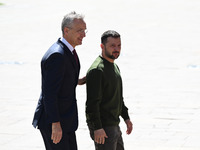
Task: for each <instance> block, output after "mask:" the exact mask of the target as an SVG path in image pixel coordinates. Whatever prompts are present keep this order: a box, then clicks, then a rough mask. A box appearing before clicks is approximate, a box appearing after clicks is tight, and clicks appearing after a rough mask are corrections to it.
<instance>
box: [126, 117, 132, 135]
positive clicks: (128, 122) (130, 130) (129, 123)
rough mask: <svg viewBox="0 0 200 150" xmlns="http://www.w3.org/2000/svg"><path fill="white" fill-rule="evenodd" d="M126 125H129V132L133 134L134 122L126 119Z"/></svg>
mask: <svg viewBox="0 0 200 150" xmlns="http://www.w3.org/2000/svg"><path fill="white" fill-rule="evenodd" d="M125 123H126V126H127V131H126V133H127V134H131V132H132V130H133V124H132V122H131V120H130V119H127V120H125Z"/></svg>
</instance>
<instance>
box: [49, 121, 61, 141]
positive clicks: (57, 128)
mask: <svg viewBox="0 0 200 150" xmlns="http://www.w3.org/2000/svg"><path fill="white" fill-rule="evenodd" d="M61 138H62V128H61V125H60V122H55V123H52V134H51V140H53V143H54V144H58V143H59V142H60V140H61Z"/></svg>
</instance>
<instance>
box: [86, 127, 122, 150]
mask: <svg viewBox="0 0 200 150" xmlns="http://www.w3.org/2000/svg"><path fill="white" fill-rule="evenodd" d="M103 129H104V130H105V132H106V135H107V136H108V138H105V143H104V144H97V143H96V142H94V144H95V149H96V150H124V142H123V139H122V132H121V130H120V127H119V126H112V127H104V128H103ZM89 130H90V136H91V138H92V139H93V140H94V130H93V129H92V128H91V127H89Z"/></svg>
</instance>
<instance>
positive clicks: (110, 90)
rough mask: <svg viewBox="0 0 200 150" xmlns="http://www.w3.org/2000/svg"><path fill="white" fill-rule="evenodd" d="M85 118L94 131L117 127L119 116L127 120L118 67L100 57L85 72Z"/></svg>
mask: <svg viewBox="0 0 200 150" xmlns="http://www.w3.org/2000/svg"><path fill="white" fill-rule="evenodd" d="M86 87H87V101H86V118H87V123H88V125H90V126H92V127H93V128H94V129H95V130H96V129H100V128H103V127H108V126H116V125H119V122H120V119H119V116H122V118H123V119H124V120H126V119H129V115H128V109H127V107H126V106H125V105H124V101H123V95H122V79H121V75H120V71H119V68H118V66H117V65H116V64H115V63H111V62H109V61H107V60H106V59H104V58H102V57H101V56H99V57H97V59H96V60H95V61H94V63H93V64H92V65H91V67H90V68H89V70H88V72H87V77H86Z"/></svg>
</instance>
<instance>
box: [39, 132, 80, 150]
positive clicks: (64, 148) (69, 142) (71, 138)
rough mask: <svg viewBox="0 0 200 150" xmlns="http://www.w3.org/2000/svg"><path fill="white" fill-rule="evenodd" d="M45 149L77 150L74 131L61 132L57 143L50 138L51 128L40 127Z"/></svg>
mask: <svg viewBox="0 0 200 150" xmlns="http://www.w3.org/2000/svg"><path fill="white" fill-rule="evenodd" d="M40 132H41V134H42V137H43V140H44V144H45V147H46V150H77V143H76V134H75V132H69V133H66V132H63V135H62V139H61V141H60V142H59V143H58V144H54V143H53V141H52V140H51V130H48V129H40Z"/></svg>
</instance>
